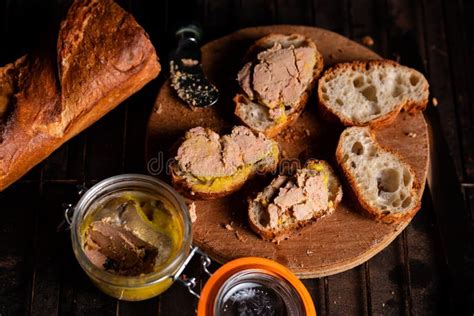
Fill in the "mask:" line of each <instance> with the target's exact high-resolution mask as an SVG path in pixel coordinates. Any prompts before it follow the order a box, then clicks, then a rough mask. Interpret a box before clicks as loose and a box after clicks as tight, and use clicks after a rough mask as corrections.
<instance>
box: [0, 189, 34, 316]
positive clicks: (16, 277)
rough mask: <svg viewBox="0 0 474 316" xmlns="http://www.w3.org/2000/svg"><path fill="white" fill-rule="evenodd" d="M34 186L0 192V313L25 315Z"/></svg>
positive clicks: (31, 262)
mask: <svg viewBox="0 0 474 316" xmlns="http://www.w3.org/2000/svg"><path fill="white" fill-rule="evenodd" d="M38 198H39V197H38V190H37V184H26V183H25V184H14V185H12V186H11V187H10V188H8V189H6V190H5V191H3V192H1V193H0V205H1V206H0V211H1V214H2V218H1V220H0V314H2V315H21V314H25V313H27V311H28V309H29V306H28V305H27V303H28V300H29V296H30V292H29V284H30V281H31V271H32V266H33V256H32V252H31V246H32V244H33V240H32V234H31V232H32V231H33V230H34V219H35V210H36V208H37V201H38Z"/></svg>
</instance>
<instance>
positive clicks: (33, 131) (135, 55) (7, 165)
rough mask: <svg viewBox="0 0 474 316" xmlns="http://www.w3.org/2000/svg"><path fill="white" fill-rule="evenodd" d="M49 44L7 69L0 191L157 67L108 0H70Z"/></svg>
mask: <svg viewBox="0 0 474 316" xmlns="http://www.w3.org/2000/svg"><path fill="white" fill-rule="evenodd" d="M112 32H113V34H114V35H113V37H112V38H110V37H109V38H108V39H107V40H104V39H103V34H109V33H112ZM56 45H57V50H58V52H57V57H56V56H55V54H54V53H52V51H53V49H52V48H53V47H56ZM51 46H53V47H51V51H43V52H39V53H36V54H31V55H29V56H27V57H26V58H24V59H23V58H22V59H20V60H21V63H20V62H17V63H16V64H15V66H14V68H15V71H13V72H10V73H11V74H10V73H9V74H7V75H12V76H14V77H12V78H13V79H14V80H15V88H16V90H15V95H14V97H13V98H12V99H14V102H13V100H12V101H11V102H10V103H11V104H10V105H9V107H10V110H9V113H10V114H9V116H8V117H7V118H4V119H5V120H4V121H3V122H2V120H1V118H0V126H1V127H2V128H0V132H1V133H2V137H0V158H1V159H0V191H2V190H4V189H5V188H6V187H7V186H9V185H10V184H11V183H13V182H14V181H16V180H17V179H19V178H20V177H21V176H23V175H24V174H25V173H26V172H27V171H29V170H30V169H31V168H32V167H33V166H35V165H36V164H38V163H39V162H40V161H42V160H43V159H45V158H46V157H48V156H49V155H50V154H51V153H52V152H53V151H54V150H55V149H57V148H58V147H59V146H61V145H62V144H63V143H64V142H66V141H67V140H69V139H70V138H72V137H74V136H75V135H77V134H78V133H79V132H81V131H82V130H83V129H85V128H87V127H88V126H90V125H91V124H93V123H94V122H95V121H97V120H98V119H99V118H100V117H102V116H103V115H105V114H106V113H107V112H109V111H110V110H112V109H113V108H115V107H116V106H117V105H118V104H119V103H121V102H122V101H123V100H125V99H126V98H127V97H129V96H130V95H132V94H133V93H135V92H136V91H138V90H140V89H141V88H142V87H143V86H144V85H145V84H146V83H147V82H149V81H150V80H152V79H153V78H155V77H156V76H157V75H158V73H159V72H160V64H159V63H158V57H157V55H156V52H155V49H154V47H153V45H152V44H151V42H150V41H149V39H148V36H147V35H146V33H145V31H144V30H143V29H142V28H141V27H140V26H139V25H138V24H137V23H136V21H135V20H134V19H133V17H132V16H131V15H130V14H128V13H127V12H125V11H124V10H123V9H122V8H121V7H120V6H119V5H117V4H116V3H115V2H114V1H112V0H103V1H94V0H86V1H79V0H76V1H74V3H73V4H72V5H71V7H70V9H69V11H68V14H67V16H66V18H65V20H64V21H63V22H62V24H61V29H60V32H59V37H58V40H57V42H56V43H54V45H51ZM99 56H100V58H105V59H106V60H107V63H104V62H103V60H102V59H100V60H99ZM20 60H19V61H20ZM10 66H11V65H10ZM5 68H9V66H8V65H7V66H6V67H5ZM10 68H11V67H10ZM58 68H59V75H58V74H57V71H58ZM91 74H92V75H93V76H94V77H95V78H101V80H94V82H92V80H91V79H90V76H91ZM98 83H100V84H98ZM91 85H92V86H93V87H91Z"/></svg>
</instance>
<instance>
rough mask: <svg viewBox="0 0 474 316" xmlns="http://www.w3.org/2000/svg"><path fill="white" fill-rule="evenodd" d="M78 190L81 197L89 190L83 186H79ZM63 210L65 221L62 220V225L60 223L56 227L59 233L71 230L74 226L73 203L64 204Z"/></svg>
mask: <svg viewBox="0 0 474 316" xmlns="http://www.w3.org/2000/svg"><path fill="white" fill-rule="evenodd" d="M76 189H77V194H78V195H79V196H82V195H83V194H84V193H85V192H86V191H87V190H88V189H87V188H86V187H85V186H83V185H77V186H76ZM62 208H63V210H64V220H62V221H61V223H59V225H58V227H56V231H57V232H62V231H67V230H69V229H70V228H71V224H72V216H73V214H74V205H72V204H71V203H63V204H62ZM66 224H67V225H66Z"/></svg>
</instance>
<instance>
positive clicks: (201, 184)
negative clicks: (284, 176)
mask: <svg viewBox="0 0 474 316" xmlns="http://www.w3.org/2000/svg"><path fill="white" fill-rule="evenodd" d="M279 153H280V151H279V148H278V143H277V142H275V141H273V140H271V139H268V138H266V137H265V136H264V135H263V134H258V135H256V134H254V133H253V132H252V131H251V130H250V129H248V128H247V127H244V126H236V127H234V128H233V129H232V132H231V134H229V135H224V136H219V134H217V133H215V132H214V131H212V130H210V129H208V128H203V127H195V128H193V129H191V130H189V131H188V132H187V133H186V136H185V139H184V141H183V143H182V144H181V145H180V147H179V148H178V152H177V155H176V158H175V159H174V160H173V161H172V162H171V164H170V170H171V179H172V182H173V186H174V187H175V188H176V189H178V190H180V191H181V192H183V193H184V194H186V195H187V196H188V197H191V198H198V199H205V200H210V199H215V198H219V197H223V196H226V195H229V194H231V193H233V192H235V191H237V190H238V189H239V188H240V187H242V185H243V184H244V183H245V182H246V181H247V180H248V179H249V178H251V177H253V176H254V175H255V174H257V173H259V174H265V173H268V172H272V171H274V170H275V169H276V168H277V166H278V160H279Z"/></svg>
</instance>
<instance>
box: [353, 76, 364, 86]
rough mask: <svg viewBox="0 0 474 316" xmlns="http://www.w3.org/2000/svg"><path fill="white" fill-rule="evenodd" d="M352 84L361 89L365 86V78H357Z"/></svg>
mask: <svg viewBox="0 0 474 316" xmlns="http://www.w3.org/2000/svg"><path fill="white" fill-rule="evenodd" d="M352 84H353V85H354V87H355V88H360V87H362V85H363V84H364V77H362V76H358V77H357V78H355V79H354V81H352Z"/></svg>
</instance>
